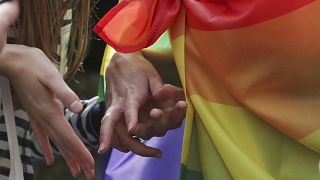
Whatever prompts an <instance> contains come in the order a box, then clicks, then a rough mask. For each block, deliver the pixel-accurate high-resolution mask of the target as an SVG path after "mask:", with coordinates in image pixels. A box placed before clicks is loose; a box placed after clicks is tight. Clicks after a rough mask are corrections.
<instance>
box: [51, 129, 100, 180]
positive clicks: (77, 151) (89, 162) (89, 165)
mask: <svg viewBox="0 0 320 180" xmlns="http://www.w3.org/2000/svg"><path fill="white" fill-rule="evenodd" d="M66 141H67V142H71V143H69V144H68V145H65V146H62V145H61V143H60V144H59V146H57V147H58V149H59V152H60V153H61V154H62V156H63V158H64V159H65V160H66V161H67V163H68V162H71V164H70V163H68V165H69V167H70V170H71V171H72V172H73V174H75V173H74V172H76V174H75V175H78V173H80V171H81V169H82V170H83V172H84V174H85V176H86V177H87V179H92V178H93V177H94V160H93V158H92V156H91V154H90V152H89V151H88V150H87V149H86V148H85V146H84V145H83V143H82V142H81V141H80V140H79V139H78V137H77V136H76V135H75V134H72V135H71V137H68V140H66ZM64 144H65V142H64ZM78 169H79V171H78Z"/></svg>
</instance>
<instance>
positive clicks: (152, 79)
mask: <svg viewBox="0 0 320 180" xmlns="http://www.w3.org/2000/svg"><path fill="white" fill-rule="evenodd" d="M148 83H149V88H150V91H151V94H152V95H153V96H155V95H156V94H157V93H158V91H159V90H160V89H161V88H162V87H163V82H162V79H161V77H160V76H159V75H158V74H157V73H156V75H154V76H149V77H148Z"/></svg>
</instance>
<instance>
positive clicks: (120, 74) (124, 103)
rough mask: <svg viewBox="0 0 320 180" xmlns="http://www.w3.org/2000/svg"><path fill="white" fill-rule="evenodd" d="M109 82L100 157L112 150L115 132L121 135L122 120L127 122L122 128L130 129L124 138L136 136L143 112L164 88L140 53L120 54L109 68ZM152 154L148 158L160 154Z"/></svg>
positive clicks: (156, 74)
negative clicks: (139, 114)
mask: <svg viewBox="0 0 320 180" xmlns="http://www.w3.org/2000/svg"><path fill="white" fill-rule="evenodd" d="M106 81H107V82H106V84H107V90H106V109H107V111H106V113H105V116H104V117H103V119H102V121H101V130H100V147H99V150H98V152H99V153H105V152H106V151H107V150H109V149H110V148H111V147H112V140H113V139H114V138H115V137H113V135H114V131H115V130H116V131H118V130H117V129H118V128H115V127H116V124H117V123H118V122H121V120H125V122H121V123H123V124H122V125H121V126H123V127H127V128H128V130H126V132H125V133H122V134H127V135H130V134H133V133H134V132H135V129H136V128H137V123H138V112H139V109H140V108H141V107H142V106H143V105H144V104H145V102H146V101H147V99H148V98H150V97H152V96H153V95H155V94H156V93H157V91H158V90H159V89H160V88H161V87H162V86H163V83H162V80H161V78H160V76H159V75H158V73H157V71H156V70H155V69H154V67H153V66H152V64H151V63H150V62H149V61H147V60H146V59H144V58H143V57H142V56H141V55H140V54H139V53H129V54H122V53H116V54H115V55H114V56H113V57H112V59H111V61H110V64H109V65H108V67H107V70H106ZM120 129H121V128H120ZM128 138H131V139H132V137H129V136H128ZM126 142H128V141H126ZM146 148H147V147H146ZM149 150H150V153H147V155H148V156H157V154H159V151H155V149H151V148H150V149H149ZM151 154H153V155H151Z"/></svg>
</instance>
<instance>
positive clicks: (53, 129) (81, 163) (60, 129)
mask: <svg viewBox="0 0 320 180" xmlns="http://www.w3.org/2000/svg"><path fill="white" fill-rule="evenodd" d="M0 59H5V60H6V61H4V62H3V63H2V65H1V71H0V72H1V73H3V75H4V76H6V77H7V78H8V79H9V80H10V83H11V85H12V86H13V88H14V90H15V93H16V94H17V96H18V98H19V100H20V102H21V103H22V105H23V107H24V108H25V110H26V111H27V113H28V115H29V118H30V122H31V125H32V128H33V130H34V132H35V133H36V135H37V140H38V142H39V144H40V147H41V149H42V151H43V154H44V156H45V159H46V162H47V164H52V163H53V161H54V157H53V155H52V151H51V148H50V144H49V138H50V139H51V140H52V141H53V142H54V144H55V145H56V146H57V148H58V149H59V151H60V153H61V155H62V156H63V157H64V159H65V160H66V162H67V164H68V166H69V168H70V170H71V172H72V174H73V175H74V176H77V175H79V174H80V172H81V170H80V169H82V170H83V171H84V173H85V175H86V176H87V178H88V179H92V178H93V176H94V170H93V168H94V160H93V158H92V156H91V154H90V152H89V151H88V150H87V149H86V147H85V146H84V144H83V143H82V142H81V141H80V139H79V138H78V137H77V136H76V134H75V133H74V131H73V129H72V128H71V126H70V124H69V123H68V122H67V121H66V120H65V118H64V114H63V110H62V109H61V106H60V103H59V102H60V101H61V102H62V103H63V104H64V105H65V106H66V107H68V108H69V109H70V110H71V111H73V112H81V111H82V104H81V102H80V100H79V98H78V96H77V95H76V94H75V93H74V92H73V91H72V90H71V89H70V88H69V87H68V86H67V85H66V83H65V82H64V80H63V79H62V77H61V76H60V75H59V73H58V71H57V70H56V68H55V67H54V65H53V64H52V63H51V61H50V60H49V59H48V58H47V57H46V55H45V54H44V53H43V52H42V51H41V50H39V49H36V48H30V47H27V46H22V45H6V46H5V48H4V49H3V52H2V54H1V58H0Z"/></svg>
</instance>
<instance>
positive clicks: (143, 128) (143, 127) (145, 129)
mask: <svg viewBox="0 0 320 180" xmlns="http://www.w3.org/2000/svg"><path fill="white" fill-rule="evenodd" d="M151 124H152V123H150V122H146V123H139V124H138V126H137V130H136V132H135V135H136V136H138V137H140V138H142V139H143V140H149V139H151V138H152V137H153V136H156V135H155V134H154V132H155V131H154V130H153V129H151V128H152V125H151Z"/></svg>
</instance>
